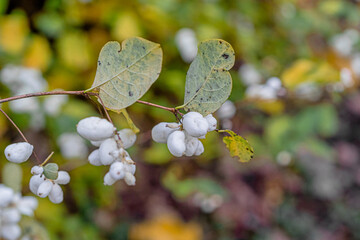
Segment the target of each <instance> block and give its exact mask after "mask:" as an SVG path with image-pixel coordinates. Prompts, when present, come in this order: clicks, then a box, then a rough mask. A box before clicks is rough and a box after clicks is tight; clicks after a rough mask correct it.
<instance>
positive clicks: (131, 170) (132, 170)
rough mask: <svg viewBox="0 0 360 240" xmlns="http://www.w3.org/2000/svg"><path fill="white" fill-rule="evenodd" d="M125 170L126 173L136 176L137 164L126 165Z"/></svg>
mask: <svg viewBox="0 0 360 240" xmlns="http://www.w3.org/2000/svg"><path fill="white" fill-rule="evenodd" d="M125 170H126V172H129V173H131V174H132V175H134V174H135V171H136V165H135V164H125Z"/></svg>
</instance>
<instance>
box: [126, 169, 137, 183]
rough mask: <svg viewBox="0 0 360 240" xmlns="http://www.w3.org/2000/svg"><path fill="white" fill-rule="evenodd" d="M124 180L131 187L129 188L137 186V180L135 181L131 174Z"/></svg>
mask: <svg viewBox="0 0 360 240" xmlns="http://www.w3.org/2000/svg"><path fill="white" fill-rule="evenodd" d="M124 179H125V182H126V184H127V185H129V186H134V185H135V182H136V179H135V177H134V175H132V174H131V173H129V172H126V173H125V177H124Z"/></svg>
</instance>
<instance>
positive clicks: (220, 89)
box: [179, 39, 235, 115]
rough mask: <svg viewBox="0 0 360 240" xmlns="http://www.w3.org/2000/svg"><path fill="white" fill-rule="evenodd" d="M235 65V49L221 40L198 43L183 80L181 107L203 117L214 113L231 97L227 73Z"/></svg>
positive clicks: (229, 79) (229, 80)
mask: <svg viewBox="0 0 360 240" xmlns="http://www.w3.org/2000/svg"><path fill="white" fill-rule="evenodd" d="M234 62H235V53H234V49H233V48H232V47H231V45H230V44H229V43H227V42H225V41H224V40H221V39H212V40H207V41H203V42H201V43H200V45H199V48H198V53H197V56H196V58H195V59H194V61H193V62H192V63H191V65H190V68H189V71H188V73H187V76H186V84H185V98H184V105H182V106H180V107H184V109H185V110H186V111H196V112H199V113H201V114H203V115H207V114H209V113H213V112H215V111H216V110H217V109H218V108H219V107H220V106H221V105H222V104H223V103H224V102H225V101H226V100H227V99H228V97H229V95H230V93H231V88H232V80H231V76H230V73H229V72H228V70H230V68H232V66H233V65H234ZM180 107H179V108H180Z"/></svg>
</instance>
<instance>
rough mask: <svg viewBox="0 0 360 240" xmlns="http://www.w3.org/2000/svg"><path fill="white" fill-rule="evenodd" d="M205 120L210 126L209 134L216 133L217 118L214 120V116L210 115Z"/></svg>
mask: <svg viewBox="0 0 360 240" xmlns="http://www.w3.org/2000/svg"><path fill="white" fill-rule="evenodd" d="M205 119H206V121H207V122H208V124H209V128H208V132H210V131H214V130H215V129H216V126H217V120H216V118H214V117H213V115H212V114H209V115H207V116H206V117H205Z"/></svg>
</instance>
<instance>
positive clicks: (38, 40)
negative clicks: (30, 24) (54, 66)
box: [23, 35, 51, 71]
mask: <svg viewBox="0 0 360 240" xmlns="http://www.w3.org/2000/svg"><path fill="white" fill-rule="evenodd" d="M50 58H51V49H50V45H49V42H48V41H47V39H46V38H44V37H42V36H38V35H35V36H33V37H32V42H31V44H30V46H29V48H28V49H27V50H26V52H25V57H24V60H23V61H24V65H25V66H27V67H33V68H38V69H40V70H42V71H44V70H46V69H47V67H48V66H49V63H50Z"/></svg>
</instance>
